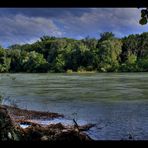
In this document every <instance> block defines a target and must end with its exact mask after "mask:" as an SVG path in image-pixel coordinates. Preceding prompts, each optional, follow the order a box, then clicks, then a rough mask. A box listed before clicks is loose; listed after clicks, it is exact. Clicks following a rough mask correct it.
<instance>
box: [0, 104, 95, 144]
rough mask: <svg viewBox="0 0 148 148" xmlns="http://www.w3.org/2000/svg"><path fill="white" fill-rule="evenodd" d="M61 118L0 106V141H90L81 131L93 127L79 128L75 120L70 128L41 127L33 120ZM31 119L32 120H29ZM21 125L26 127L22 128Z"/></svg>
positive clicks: (57, 115) (62, 126)
mask: <svg viewBox="0 0 148 148" xmlns="http://www.w3.org/2000/svg"><path fill="white" fill-rule="evenodd" d="M59 117H61V118H63V117H64V115H60V114H57V113H48V112H38V111H31V110H24V109H19V108H16V107H11V106H6V105H5V106H2V105H1V106H0V131H1V132H0V140H1V141H55V142H56V141H78V142H79V141H92V139H91V138H90V137H89V136H88V135H87V134H86V133H84V132H83V131H87V130H88V129H89V128H91V127H93V126H94V125H92V124H88V125H83V126H79V125H78V124H77V123H76V122H75V120H74V124H73V125H71V126H65V125H63V124H61V123H57V124H49V125H42V124H39V123H37V122H33V119H42V120H45V119H53V118H59ZM31 119H32V120H31ZM21 124H23V125H28V126H27V127H26V128H22V127H21Z"/></svg>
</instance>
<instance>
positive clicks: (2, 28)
mask: <svg viewBox="0 0 148 148" xmlns="http://www.w3.org/2000/svg"><path fill="white" fill-rule="evenodd" d="M0 20H1V23H0V32H1V36H0V41H1V42H7V43H10V44H14V43H23V42H24V43H26V42H27V41H30V40H32V38H33V39H35V38H39V37H41V36H43V35H51V36H62V32H61V31H60V30H59V28H58V27H57V26H56V25H55V24H54V22H53V21H52V20H51V19H49V18H43V17H27V16H24V15H15V16H13V17H12V16H11V17H10V16H8V17H7V16H1V17H0Z"/></svg>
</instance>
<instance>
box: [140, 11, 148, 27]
mask: <svg viewBox="0 0 148 148" xmlns="http://www.w3.org/2000/svg"><path fill="white" fill-rule="evenodd" d="M147 22H148V8H146V9H142V10H141V19H140V20H139V23H140V24H141V25H145V24H147Z"/></svg>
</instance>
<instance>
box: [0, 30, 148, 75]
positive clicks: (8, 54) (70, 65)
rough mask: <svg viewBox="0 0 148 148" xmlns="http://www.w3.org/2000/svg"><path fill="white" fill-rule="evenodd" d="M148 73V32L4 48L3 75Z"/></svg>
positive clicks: (0, 68) (0, 51)
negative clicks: (21, 73)
mask: <svg viewBox="0 0 148 148" xmlns="http://www.w3.org/2000/svg"><path fill="white" fill-rule="evenodd" d="M73 71H74V72H78V71H80V72H81V71H97V72H147V71H148V32H145V33H142V34H132V35H129V36H127V37H124V38H117V37H115V35H114V34H113V33H112V32H105V33H101V34H100V38H99V39H95V38H89V37H86V38H85V39H81V40H76V39H70V38H56V37H50V36H43V37H41V38H40V39H39V40H38V41H36V42H35V43H32V44H24V45H18V44H16V45H12V46H10V47H8V48H7V49H4V48H2V47H0V72H1V73H2V72H30V73H36V72H39V73H41V72H73Z"/></svg>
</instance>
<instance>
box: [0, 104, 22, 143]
mask: <svg viewBox="0 0 148 148" xmlns="http://www.w3.org/2000/svg"><path fill="white" fill-rule="evenodd" d="M20 138H21V134H20V131H19V130H18V128H17V126H16V125H15V123H14V122H13V120H12V119H11V118H10V116H9V114H8V111H7V108H5V107H3V106H0V140H1V141H6V140H20Z"/></svg>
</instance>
